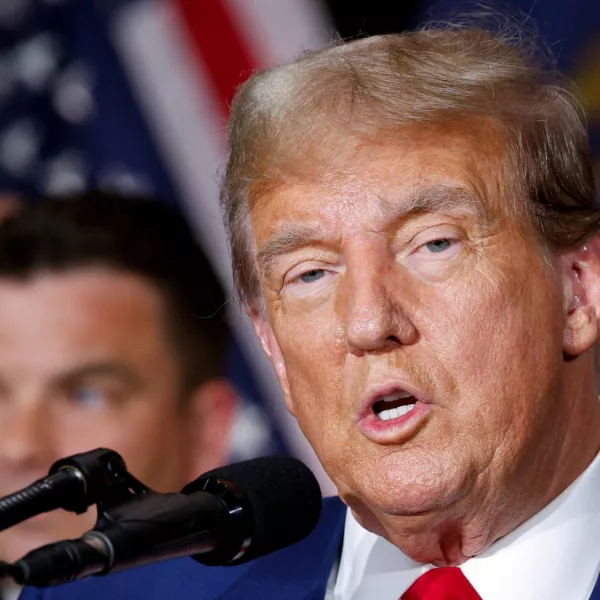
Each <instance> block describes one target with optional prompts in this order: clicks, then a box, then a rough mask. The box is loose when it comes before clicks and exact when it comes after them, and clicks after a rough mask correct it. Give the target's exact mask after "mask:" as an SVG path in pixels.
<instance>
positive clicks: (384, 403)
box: [373, 390, 417, 421]
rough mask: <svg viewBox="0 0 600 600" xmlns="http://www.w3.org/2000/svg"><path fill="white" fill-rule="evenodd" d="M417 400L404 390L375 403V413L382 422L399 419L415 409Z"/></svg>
mask: <svg viewBox="0 0 600 600" xmlns="http://www.w3.org/2000/svg"><path fill="white" fill-rule="evenodd" d="M416 402H417V399H416V398H415V397H414V396H412V395H411V394H409V393H408V392H404V391H402V390H398V391H397V392H392V393H391V394H386V395H385V396H382V397H381V398H379V400H376V401H375V402H373V412H374V413H375V414H376V415H377V417H378V418H379V419H380V420H381V421H390V420H392V419H398V418H399V417H403V416H404V415H406V414H408V413H409V412H410V411H411V410H413V409H414V408H415V404H416Z"/></svg>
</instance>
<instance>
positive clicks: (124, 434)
mask: <svg viewBox="0 0 600 600" xmlns="http://www.w3.org/2000/svg"><path fill="white" fill-rule="evenodd" d="M180 375H181V374H180V371H179V368H178V366H177V364H176V358H175V353H174V351H173V348H172V346H171V342H170V340H168V337H167V334H166V325H165V318H164V314H163V305H162V299H161V298H160V296H159V293H158V292H157V291H156V290H155V289H154V288H153V287H152V286H151V285H150V284H148V283H146V282H145V281H144V280H142V279H140V278H138V277H135V276H132V275H127V274H122V273H119V272H116V271H111V270H108V269H107V270H104V271H103V270H96V271H95V270H93V269H82V270H79V271H68V272H65V273H47V274H40V275H37V276H34V277H33V278H32V279H30V280H26V281H19V280H11V279H1V278H0V495H2V496H4V495H6V494H8V493H11V492H13V491H15V490H17V489H19V488H22V487H24V486H26V485H28V484H29V483H31V482H33V480H35V479H37V478H39V477H42V476H44V475H46V474H47V471H48V468H49V467H50V465H51V464H52V463H53V462H54V461H55V460H57V459H58V458H60V457H64V456H68V455H71V454H74V453H78V452H83V451H86V450H90V449H93V448H96V447H100V446H102V447H107V448H112V449H114V450H116V451H117V452H119V453H121V454H122V456H123V457H124V458H125V461H126V463H127V466H128V468H129V470H130V472H131V473H133V474H134V475H135V476H136V477H138V478H139V479H140V480H141V481H143V482H144V483H146V484H147V485H149V486H150V487H152V488H155V489H157V490H160V491H176V490H178V489H180V488H181V487H182V486H183V485H184V484H185V483H186V482H187V481H189V480H190V479H192V477H194V476H196V475H198V474H199V472H202V471H200V469H202V461H201V460H197V457H196V456H194V455H193V454H194V448H197V447H198V444H199V440H197V439H194V437H195V436H196V437H201V436H202V429H201V428H197V427H195V426H194V423H195V420H194V419H195V417H194V415H193V414H191V411H192V408H188V409H186V408H184V405H183V398H182V392H181V390H180V383H181V382H180ZM218 451H219V448H215V453H216V455H218ZM203 458H204V459H205V463H206V467H207V468H208V467H212V466H214V464H213V462H212V461H213V459H214V458H215V457H214V456H211V455H207V456H204V457H203ZM193 469H197V472H193ZM92 513H95V511H91V510H90V511H88V513H87V514H86V515H85V517H78V516H75V515H71V514H70V513H67V512H64V511H56V512H53V513H51V514H49V515H45V516H41V517H38V518H35V519H32V520H30V521H27V522H25V523H24V524H22V525H21V526H18V527H15V528H12V529H10V530H8V531H6V532H3V533H2V534H0V556H1V557H2V558H3V559H9V560H13V559H16V558H18V557H20V556H22V555H23V554H24V553H25V552H26V551H28V550H30V549H31V548H33V547H35V546H39V545H41V544H45V543H49V542H50V541H53V540H54V539H61V538H69V537H78V536H79V535H80V534H81V533H82V532H83V531H85V530H86V529H87V528H89V527H91V526H92V525H93V523H94V518H95V515H94V514H92ZM82 519H83V520H82Z"/></svg>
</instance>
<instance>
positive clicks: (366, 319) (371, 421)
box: [25, 26, 600, 600]
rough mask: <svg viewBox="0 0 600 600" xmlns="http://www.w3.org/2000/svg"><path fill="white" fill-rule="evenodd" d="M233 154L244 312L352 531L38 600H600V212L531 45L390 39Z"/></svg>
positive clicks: (429, 37)
mask: <svg viewBox="0 0 600 600" xmlns="http://www.w3.org/2000/svg"><path fill="white" fill-rule="evenodd" d="M229 144H230V146H229V148H230V150H229V158H228V165H227V170H226V174H225V179H224V184H223V192H222V199H223V205H224V208H225V211H226V222H227V224H228V228H229V233H230V240H231V247H232V254H233V263H234V269H235V273H236V279H237V282H238V288H239V293H240V295H241V298H242V299H243V301H244V302H245V304H246V306H247V308H248V311H249V313H250V315H251V317H252V319H253V322H254V324H255V327H256V331H257V333H258V335H259V337H260V339H261V342H262V345H263V348H264V350H265V352H266V353H267V355H268V356H269V358H270V359H271V361H272V363H273V366H274V368H275V371H276V373H277V376H278V378H279V381H280V383H281V386H282V388H283V391H284V396H285V400H286V403H287V406H288V408H289V410H290V411H291V412H292V413H293V414H294V415H295V416H296V417H297V419H298V422H299V423H300V426H301V427H302V430H303V431H304V433H305V434H306V436H307V438H308V439H309V441H310V443H311V445H312V446H313V448H314V449H315V451H316V453H317V455H318V456H319V458H320V460H321V461H322V463H323V465H324V466H325V468H326V470H327V472H328V473H329V475H330V476H331V478H332V479H333V481H334V483H335V484H336V486H337V488H338V490H339V496H340V498H341V499H342V501H343V502H344V503H345V504H346V505H347V506H348V507H349V508H350V510H349V511H347V513H346V511H344V509H343V508H341V504H340V505H338V504H336V503H335V502H329V503H326V507H325V511H324V516H323V518H322V521H321V523H320V524H319V526H318V527H317V529H316V530H315V532H314V533H313V534H312V535H311V536H310V537H309V538H307V540H305V541H303V542H301V543H300V544H298V545H296V546H293V547H291V548H290V549H287V550H284V551H280V552H278V553H275V554H273V555H271V556H267V557H265V558H263V559H260V560H258V561H255V562H254V563H248V565H243V566H240V567H233V568H230V569H221V570H217V571H218V575H216V574H215V570H214V569H210V568H203V567H199V566H197V565H194V564H193V563H192V562H191V561H189V562H185V564H184V561H175V562H173V563H167V564H165V565H162V566H161V567H160V568H156V567H154V568H152V569H148V568H146V569H139V570H134V571H131V572H130V573H125V574H122V575H117V576H110V577H108V578H106V579H104V580H102V579H92V580H89V581H87V582H83V583H78V584H72V585H67V586H64V587H63V588H59V589H58V590H54V591H44V592H33V591H32V592H29V593H28V594H26V595H25V597H26V598H36V597H37V598H44V599H54V598H56V599H59V598H60V599H65V600H66V599H70V598H84V597H85V598H102V597H112V598H134V597H138V594H139V597H140V598H141V597H143V598H146V599H147V598H166V597H173V598H175V597H176V598H196V597H197V598H200V597H202V598H215V599H216V598H220V599H224V598H261V599H262V598H298V599H300V598H311V599H313V598H314V599H317V598H319V599H322V598H325V597H327V598H333V599H335V600H350V599H352V600H358V599H366V598H378V599H379V600H398V598H402V599H404V600H416V599H421V600H432V599H437V600H441V599H446V600H447V599H478V598H481V599H483V600H500V599H502V600H507V599H509V598H510V599H511V600H542V599H543V600H548V599H550V598H557V599H558V598H560V599H567V598H568V599H569V600H587V599H588V598H590V597H592V598H594V597H595V598H600V585H598V586H597V589H596V592H595V594H594V588H595V586H596V580H597V578H598V572H599V570H600V545H599V544H598V539H600V503H599V502H598V497H599V495H600V459H597V458H596V455H597V453H598V449H599V447H600V404H599V401H598V397H597V392H596V385H595V376H594V345H595V343H596V341H597V340H598V335H599V327H598V325H599V320H600V243H599V241H598V237H597V233H598V231H599V229H600V210H599V208H598V206H597V204H596V200H595V192H594V182H593V179H592V172H591V168H590V161H589V156H588V140H587V136H586V128H585V119H584V116H583V114H582V110H581V107H580V106H579V104H578V102H577V100H576V97H575V94H574V91H573V89H572V87H571V84H570V83H569V82H568V81H566V80H565V79H564V78H562V77H561V76H560V74H558V73H557V72H555V70H553V68H551V67H550V66H548V65H547V64H544V63H543V62H540V61H538V60H537V59H536V58H535V57H534V56H533V54H532V52H531V48H529V47H528V46H527V45H526V44H525V43H521V42H520V41H519V36H518V35H514V32H512V33H511V32H508V33H506V34H504V33H502V34H491V33H488V32H486V31H485V30H483V29H479V28H477V27H471V26H459V27H437V28H436V27H434V28H428V29H424V30H421V31H418V32H413V33H406V34H401V35H391V36H385V37H375V38H367V39H363V40H359V41H354V42H351V43H347V44H342V45H339V46H337V47H333V48H331V49H328V50H325V51H322V52H317V53H312V54H309V55H307V56H304V57H302V58H301V59H299V60H298V61H296V62H294V63H292V64H289V65H285V66H282V67H278V68H276V69H273V70H270V71H265V72H261V73H258V74H256V75H254V76H253V77H252V78H251V79H250V80H249V81H248V82H247V83H246V84H245V85H244V86H242V88H241V89H240V91H239V92H238V94H237V97H236V99H235V102H234V104H233V110H232V117H231V124H230V138H229ZM342 540H343V544H342ZM315 557H316V558H315ZM311 561H312V562H311ZM303 565H310V567H304V566H303ZM217 580H218V582H217V583H215V584H214V585H212V583H211V585H207V584H206V582H207V581H210V582H213V583H214V582H215V581H217ZM273 582H276V585H275V584H274V583H273ZM132 590H135V592H132ZM36 594H39V595H36ZM169 594H170V595H169Z"/></svg>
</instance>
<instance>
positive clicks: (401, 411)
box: [377, 396, 415, 421]
mask: <svg viewBox="0 0 600 600" xmlns="http://www.w3.org/2000/svg"><path fill="white" fill-rule="evenodd" d="M403 397H405V398H406V396H403ZM382 400H385V399H384V398H382ZM394 400H397V398H394ZM414 407H415V405H414V404H407V405H405V406H398V407H397V408H389V409H387V410H382V411H381V412H380V413H378V415H377V416H378V417H379V418H380V419H381V420H383V421H389V420H390V419H397V418H398V417H401V416H402V415H405V414H406V413H408V412H410V411H411V410H412V409H413V408H414Z"/></svg>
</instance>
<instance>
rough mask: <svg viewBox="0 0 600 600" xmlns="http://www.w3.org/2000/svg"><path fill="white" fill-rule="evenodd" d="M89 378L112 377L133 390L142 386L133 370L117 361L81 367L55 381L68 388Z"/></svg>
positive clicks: (100, 362) (91, 363) (92, 363)
mask: <svg viewBox="0 0 600 600" xmlns="http://www.w3.org/2000/svg"><path fill="white" fill-rule="evenodd" d="M88 377H112V378H115V379H119V380H121V381H122V382H123V383H125V384H126V385H128V386H130V387H131V388H138V387H140V385H141V382H140V380H139V378H138V377H137V376H136V375H135V373H134V372H133V370H132V369H130V368H129V367H127V366H126V365H124V364H122V363H119V362H116V361H99V362H90V363H86V364H82V365H79V366H77V367H75V368H73V369H71V370H69V371H68V372H67V373H64V374H62V375H59V376H58V377H56V379H55V385H58V386H62V387H66V386H69V385H75V384H76V383H78V382H80V381H81V380H82V379H86V378H88Z"/></svg>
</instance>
